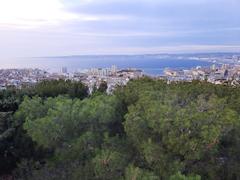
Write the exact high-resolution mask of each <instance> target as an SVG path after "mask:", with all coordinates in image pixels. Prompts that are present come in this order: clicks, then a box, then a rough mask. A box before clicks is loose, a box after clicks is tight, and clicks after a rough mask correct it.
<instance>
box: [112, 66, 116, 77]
mask: <svg viewBox="0 0 240 180" xmlns="http://www.w3.org/2000/svg"><path fill="white" fill-rule="evenodd" d="M111 72H112V74H114V75H115V74H116V73H117V66H116V65H112V67H111Z"/></svg>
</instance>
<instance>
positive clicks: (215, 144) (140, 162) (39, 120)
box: [0, 78, 240, 180]
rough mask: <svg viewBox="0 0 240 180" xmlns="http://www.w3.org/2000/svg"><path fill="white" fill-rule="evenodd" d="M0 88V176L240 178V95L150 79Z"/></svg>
mask: <svg viewBox="0 0 240 180" xmlns="http://www.w3.org/2000/svg"><path fill="white" fill-rule="evenodd" d="M104 89H105V88H101V89H99V90H96V91H95V92H94V94H92V95H89V94H88V92H87V88H86V87H85V86H84V85H83V84H81V83H74V82H70V81H68V82H64V81H54V82H43V83H40V84H39V85H37V86H36V87H34V88H31V89H23V90H14V89H12V90H8V91H4V92H1V94H0V97H1V103H0V110H1V113H0V144H1V145H0V173H1V175H2V177H14V178H15V179H73V180H74V179H76V180H78V179H86V180H87V179H90V180H92V179H96V180H108V179H109V180H112V179H116V180H117V179H120V180H123V179H126V180H158V179H163V180H165V179H170V180H200V179H223V180H224V179H239V178H240V159H239V153H240V106H239V102H240V89H239V88H233V87H228V86H217V85H212V84H208V83H205V82H198V81H195V82H192V83H173V84H167V83H166V82H164V81H160V80H152V79H148V78H143V79H139V80H134V81H130V82H129V83H128V85H127V86H125V87H118V88H117V89H116V91H115V92H114V94H112V95H107V94H106V93H105V92H104Z"/></svg>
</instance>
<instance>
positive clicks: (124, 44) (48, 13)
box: [0, 0, 240, 61]
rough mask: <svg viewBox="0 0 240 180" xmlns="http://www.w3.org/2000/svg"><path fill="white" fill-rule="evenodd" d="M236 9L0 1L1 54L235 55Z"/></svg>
mask: <svg viewBox="0 0 240 180" xmlns="http://www.w3.org/2000/svg"><path fill="white" fill-rule="evenodd" d="M239 5H240V2H239V1H237V0H212V1H207V0H196V1H190V0H182V1H181V2H180V1H177V0H159V1H155V0H140V1H136V0H132V1H130V2H129V1H126V0H121V1H120V0H79V1H78V0H68V1H66V0H41V1H40V0H21V1H17V0H8V1H5V0H0V17H1V18H0V39H1V41H0V54H1V58H3V57H4V58H5V57H32V56H60V55H87V54H93V55H94V54H142V53H189V52H238V51H239V50H240V36H239V35H240V22H239V20H238V19H239V18H240V12H239V11H238V7H239ZM0 61H4V59H3V60H1V59H0Z"/></svg>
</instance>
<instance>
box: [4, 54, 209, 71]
mask: <svg viewBox="0 0 240 180" xmlns="http://www.w3.org/2000/svg"><path fill="white" fill-rule="evenodd" d="M112 65H116V66H117V67H118V68H119V69H123V68H138V69H142V70H143V71H144V72H145V73H146V74H151V75H161V74H162V73H163V70H164V69H165V68H172V69H190V68H194V67H196V66H202V67H206V66H210V65H211V63H209V62H205V61H198V60H190V59H187V58H186V59H178V58H171V57H168V58H158V57H152V56H151V57H148V56H70V57H54V58H18V59H8V60H2V63H1V64H0V68H41V69H45V70H48V71H51V72H59V71H60V70H61V68H62V67H67V69H68V71H69V72H74V71H84V70H86V69H89V68H107V67H111V66H112Z"/></svg>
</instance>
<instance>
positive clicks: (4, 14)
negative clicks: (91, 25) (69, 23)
mask: <svg viewBox="0 0 240 180" xmlns="http://www.w3.org/2000/svg"><path fill="white" fill-rule="evenodd" d="M75 18H77V16H76V15H75V14H73V13H70V12H67V11H65V10H64V5H63V4H62V3H61V2H60V0H0V26H7V27H25V28H31V27H38V26H42V25H49V24H50V25H51V24H59V23H60V22H61V21H66V20H71V19H75Z"/></svg>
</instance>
